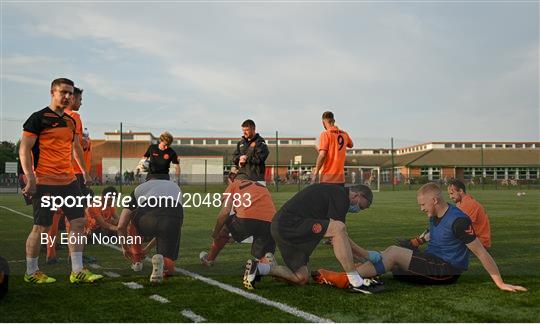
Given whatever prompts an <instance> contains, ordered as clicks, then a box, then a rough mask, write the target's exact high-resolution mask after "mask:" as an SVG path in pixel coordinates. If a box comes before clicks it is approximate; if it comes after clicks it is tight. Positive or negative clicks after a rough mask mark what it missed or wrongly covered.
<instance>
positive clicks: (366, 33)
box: [0, 1, 540, 148]
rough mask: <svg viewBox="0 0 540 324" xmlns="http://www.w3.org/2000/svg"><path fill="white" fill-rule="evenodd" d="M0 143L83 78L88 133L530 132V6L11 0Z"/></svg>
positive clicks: (534, 92) (402, 141) (370, 141)
mask: <svg viewBox="0 0 540 324" xmlns="http://www.w3.org/2000/svg"><path fill="white" fill-rule="evenodd" d="M1 16H2V23H1V26H2V31H1V34H2V35H1V36H2V37H1V38H2V48H1V59H2V60H1V69H2V70H1V79H0V80H1V91H2V93H1V125H2V129H1V131H0V135H1V139H2V140H9V141H16V140H17V139H18V138H19V137H20V134H21V130H22V124H23V122H24V121H25V120H26V118H28V116H29V115H30V114H31V113H32V112H34V111H37V110H40V109H42V108H44V107H46V106H47V105H48V104H49V102H50V94H49V87H50V82H51V81H52V80H53V79H55V78H57V77H68V78H70V79H72V80H74V81H75V83H76V85H77V86H80V87H82V88H83V89H84V95H83V106H82V107H81V116H82V118H83V122H84V123H85V127H87V128H88V130H89V132H90V135H91V137H92V138H104V134H103V133H104V132H106V131H114V130H115V129H119V127H120V126H119V124H120V122H122V123H123V125H124V129H126V130H132V131H150V132H152V133H153V134H154V135H158V134H159V133H161V132H162V131H163V130H169V131H170V132H171V133H172V134H173V135H174V136H227V137H229V136H232V137H236V136H238V137H239V136H240V134H241V133H240V132H241V127H240V124H241V123H242V121H244V120H245V119H247V118H251V119H253V120H254V121H255V122H256V124H257V130H258V131H259V132H260V133H261V134H262V135H263V136H266V137H271V136H275V132H276V131H278V132H279V134H280V136H302V137H317V136H318V135H319V133H320V132H321V130H322V125H321V115H322V113H323V112H324V111H326V110H330V111H333V112H334V114H335V117H336V122H337V124H338V125H339V127H340V128H342V129H345V130H346V131H348V132H349V133H350V135H351V137H352V138H353V140H354V142H355V147H359V148H366V147H389V145H390V138H391V137H393V138H395V144H396V146H398V147H399V146H406V145H412V144H418V143H423V142H430V141H467V140H470V141H539V140H540V138H539V124H540V117H539V2H535V1H532V2H494V1H491V2H488V1H484V2H482V1H480V2H479V1H477V2H463V1H460V2H457V1H454V2H452V1H446V2H445V1H438V2H433V1H432V2H413V1H407V2H404V1H385V2H373V1H364V2H353V1H348V2H301V1H295V2H287V1H280V2H241V1H234V2H173V1H169V2H133V1H131V2H118V1H117V2H113V3H109V2H107V3H105V2H95V1H94V2H90V1H89V2H77V3H69V2H54V1H48V2H39V1H34V2H5V1H3V2H2V4H1Z"/></svg>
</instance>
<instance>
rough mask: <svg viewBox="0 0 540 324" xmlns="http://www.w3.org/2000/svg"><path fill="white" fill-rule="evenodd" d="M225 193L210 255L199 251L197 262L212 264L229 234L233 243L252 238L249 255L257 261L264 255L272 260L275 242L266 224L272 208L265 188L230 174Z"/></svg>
mask: <svg viewBox="0 0 540 324" xmlns="http://www.w3.org/2000/svg"><path fill="white" fill-rule="evenodd" d="M225 193H226V194H228V195H224V197H223V207H222V208H221V210H220V212H219V214H218V218H217V222H216V226H215V227H214V232H213V234H212V238H213V242H212V246H211V248H210V253H207V252H206V251H203V252H201V254H200V255H199V258H200V260H201V263H202V264H203V265H206V266H211V265H213V264H214V262H215V260H216V258H217V255H218V254H219V252H220V251H221V249H223V247H224V246H225V244H227V243H228V242H229V233H230V234H231V235H232V238H233V239H234V240H235V241H236V242H242V241H243V240H245V239H246V238H248V237H251V236H253V243H252V245H251V255H252V256H253V257H255V258H257V259H259V260H260V259H262V258H263V257H265V256H267V259H269V260H273V254H274V252H275V250H276V243H275V242H274V239H273V238H272V234H271V233H270V224H271V223H272V218H273V217H274V215H275V214H276V208H275V207H274V202H273V201H272V197H271V196H270V192H269V191H268V189H267V188H266V186H264V185H262V184H260V183H258V182H256V181H252V180H248V179H247V177H246V176H245V175H243V174H241V175H239V176H238V177H236V173H230V174H229V186H228V187H227V189H225ZM235 197H240V199H236V198H235ZM268 253H270V254H271V255H270V254H268ZM267 254H268V255H267Z"/></svg>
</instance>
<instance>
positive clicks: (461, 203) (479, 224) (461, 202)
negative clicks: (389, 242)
mask: <svg viewBox="0 0 540 324" xmlns="http://www.w3.org/2000/svg"><path fill="white" fill-rule="evenodd" d="M447 190H448V196H450V199H452V201H453V202H454V203H455V204H456V207H457V208H459V209H460V210H461V211H462V212H464V213H465V214H467V216H469V218H470V219H471V222H472V227H473V228H474V233H475V234H476V237H478V239H479V240H480V243H482V245H483V246H484V247H485V248H486V249H489V248H490V247H491V228H490V226H489V217H488V215H487V214H486V211H485V209H484V206H482V205H481V204H480V203H479V202H478V201H476V199H474V198H473V197H472V196H471V195H469V194H467V189H466V188H465V184H464V183H463V182H461V181H459V180H457V179H453V180H450V181H449V182H448V188H447ZM427 241H429V229H428V230H426V231H424V233H422V234H421V235H419V236H417V237H414V238H412V239H410V240H403V239H397V240H396V242H397V243H398V245H399V246H402V247H405V248H408V249H411V250H412V249H416V248H418V247H419V246H420V245H422V244H424V243H426V242H427Z"/></svg>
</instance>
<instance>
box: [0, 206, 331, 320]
mask: <svg viewBox="0 0 540 324" xmlns="http://www.w3.org/2000/svg"><path fill="white" fill-rule="evenodd" d="M0 208H4V209H7V210H9V211H12V212H14V213H16V214H19V215H21V216H24V217H27V218H30V219H34V218H33V217H32V216H29V215H26V214H23V213H20V212H18V211H16V210H13V209H11V208H7V207H4V206H0ZM104 245H105V246H107V247H109V248H111V249H115V250H117V251H120V252H121V251H122V249H121V248H119V247H118V246H116V245H111V244H104ZM174 269H175V270H176V271H177V272H179V273H182V274H183V275H186V276H188V277H191V278H193V279H197V280H200V281H202V282H204V283H207V284H209V285H211V286H216V287H219V288H221V289H223V290H226V291H228V292H230V293H233V294H237V295H240V296H242V297H244V298H247V299H250V300H253V301H255V302H258V303H260V304H263V305H267V306H270V307H274V308H277V309H279V310H281V311H283V312H285V313H288V314H291V315H294V316H296V317H300V318H303V319H304V320H306V321H308V322H314V323H332V320H330V319H327V318H324V317H319V316H317V315H314V314H311V313H308V312H304V311H302V310H299V309H298V308H296V307H291V306H289V305H287V304H283V303H280V302H276V301H273V300H270V299H266V298H264V297H261V296H259V295H255V294H252V293H249V292H246V291H244V290H242V289H239V288H236V287H233V286H231V285H227V284H224V283H222V282H219V281H216V280H214V279H210V278H207V277H203V276H201V275H199V274H197V273H194V272H191V271H188V270H185V269H182V268H179V267H175V268H174Z"/></svg>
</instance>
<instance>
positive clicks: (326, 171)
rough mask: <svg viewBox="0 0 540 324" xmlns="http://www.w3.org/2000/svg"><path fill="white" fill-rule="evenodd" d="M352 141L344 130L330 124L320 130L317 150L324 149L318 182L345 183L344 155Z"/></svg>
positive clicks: (350, 146)
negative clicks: (324, 156) (324, 155)
mask: <svg viewBox="0 0 540 324" xmlns="http://www.w3.org/2000/svg"><path fill="white" fill-rule="evenodd" d="M352 147H353V142H352V140H351V138H350V137H349V134H347V132H346V131H344V130H341V129H339V128H338V127H337V126H330V127H328V128H327V129H326V130H325V131H323V132H321V135H320V141H319V148H318V150H319V151H326V159H325V160H324V164H323V165H322V167H321V171H320V183H336V184H344V183H345V155H346V152H347V148H352Z"/></svg>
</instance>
